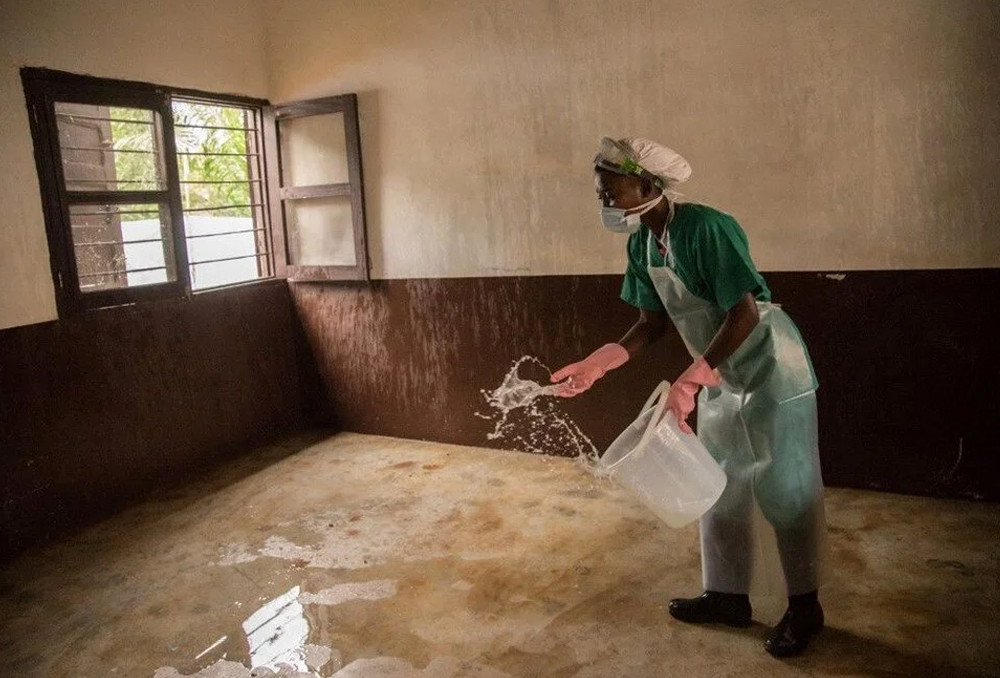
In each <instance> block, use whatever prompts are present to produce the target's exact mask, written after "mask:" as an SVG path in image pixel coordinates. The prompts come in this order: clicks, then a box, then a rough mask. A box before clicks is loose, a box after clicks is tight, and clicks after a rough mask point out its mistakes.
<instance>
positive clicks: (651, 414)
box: [597, 381, 726, 527]
mask: <svg viewBox="0 0 1000 678" xmlns="http://www.w3.org/2000/svg"><path fill="white" fill-rule="evenodd" d="M669 387H670V384H669V383H668V382H666V381H665V382H663V383H661V384H660V385H659V386H658V387H657V388H656V390H655V391H653V393H652V394H651V395H650V396H649V399H648V400H646V404H645V405H643V406H642V411H641V412H640V414H639V417H638V418H637V419H636V420H635V421H634V422H632V424H631V425H630V426H629V427H628V428H627V429H625V430H624V431H623V432H622V434H621V435H619V436H618V438H617V439H616V440H615V442H613V443H611V447H609V448H608V449H607V451H606V452H605V453H604V455H603V456H602V457H601V459H600V461H599V462H598V464H597V473H598V475H601V476H606V477H610V478H612V479H613V480H615V481H616V482H618V483H620V484H621V485H623V486H624V487H625V488H626V489H628V490H629V491H630V492H631V493H632V494H634V495H635V497H636V498H637V499H638V500H639V501H641V502H642V503H643V504H645V505H646V506H647V507H648V508H649V509H650V510H652V511H653V513H655V514H656V515H658V516H659V517H660V518H662V519H663V521H664V522H665V523H666V524H667V525H669V526H670V527H683V526H684V525H687V524H688V523H690V522H692V521H694V520H697V519H698V518H700V517H701V516H702V515H703V514H704V513H705V512H706V511H708V509H710V508H712V505H713V504H715V502H716V501H717V500H718V499H719V496H720V495H721V494H722V491H723V490H724V489H725V487H726V474H725V472H724V471H723V470H722V469H721V468H719V465H718V464H717V463H716V461H715V460H714V459H713V458H712V455H710V454H709V453H708V450H706V449H705V446H704V445H702V444H701V441H700V440H698V436H695V435H691V434H688V433H684V432H683V431H681V430H680V429H679V428H678V426H677V419H676V417H675V416H674V415H673V413H671V412H666V416H664V411H665V409H666V404H667V389H669ZM654 401H656V402H655V404H654ZM657 422H659V423H657Z"/></svg>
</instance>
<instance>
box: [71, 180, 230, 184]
mask: <svg viewBox="0 0 1000 678" xmlns="http://www.w3.org/2000/svg"><path fill="white" fill-rule="evenodd" d="M66 183H67V184H156V183H160V182H159V181H158V180H154V179H148V180H143V179H67V180H66ZM236 183H242V182H239V181H237V182H236Z"/></svg>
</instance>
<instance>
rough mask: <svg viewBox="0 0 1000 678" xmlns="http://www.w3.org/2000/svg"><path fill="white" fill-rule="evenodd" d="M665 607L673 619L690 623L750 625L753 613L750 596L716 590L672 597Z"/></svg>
mask: <svg viewBox="0 0 1000 678" xmlns="http://www.w3.org/2000/svg"><path fill="white" fill-rule="evenodd" d="M667 609H669V610H670V616H672V617H673V618H674V619H680V620H681V621H682V622H688V623H690V624H729V625H730V626H750V617H751V615H752V614H753V610H752V609H751V608H750V596H747V595H740V594H736V593H719V592H718V591H705V592H704V593H703V594H701V595H700V596H698V597H697V598H674V599H673V600H671V601H670V605H669V606H668V608H667Z"/></svg>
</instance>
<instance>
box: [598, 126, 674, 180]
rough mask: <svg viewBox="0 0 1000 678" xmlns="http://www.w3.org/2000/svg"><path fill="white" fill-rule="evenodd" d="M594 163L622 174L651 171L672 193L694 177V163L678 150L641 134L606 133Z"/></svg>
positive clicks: (648, 172) (639, 173)
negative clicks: (616, 136) (617, 135)
mask: <svg viewBox="0 0 1000 678" xmlns="http://www.w3.org/2000/svg"><path fill="white" fill-rule="evenodd" d="M594 164H595V165H596V166H598V167H601V168H603V169H608V170H611V171H612V172H618V173H619V174H634V175H636V176H640V177H641V176H643V175H644V174H649V175H652V177H653V178H655V179H658V180H659V181H658V182H657V183H658V184H659V186H660V188H662V189H663V190H664V191H667V192H670V193H674V191H673V188H674V187H675V186H677V185H678V184H682V183H684V182H685V181H687V180H688V179H690V178H691V165H689V164H688V161H687V160H685V159H684V158H683V157H681V155H680V154H679V153H678V152H677V151H674V150H672V149H670V148H667V147H666V146H663V145H662V144H658V143H656V142H655V141H650V140H649V139H644V138H642V137H628V138H625V139H618V140H615V139H611V138H610V137H604V138H603V139H601V142H600V147H599V149H598V152H597V157H595V158H594Z"/></svg>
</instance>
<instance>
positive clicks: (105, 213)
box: [73, 210, 160, 228]
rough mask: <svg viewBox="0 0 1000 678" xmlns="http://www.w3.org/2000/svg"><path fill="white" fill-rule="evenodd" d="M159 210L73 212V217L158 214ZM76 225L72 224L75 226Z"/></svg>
mask: <svg viewBox="0 0 1000 678" xmlns="http://www.w3.org/2000/svg"><path fill="white" fill-rule="evenodd" d="M159 213H160V210H118V211H117V212H73V216H74V217H116V216H118V215H120V214H159ZM76 227H77V225H74V228H76Z"/></svg>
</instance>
